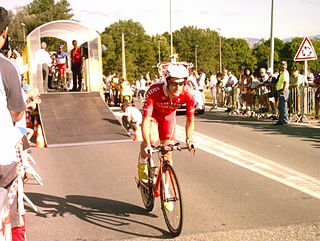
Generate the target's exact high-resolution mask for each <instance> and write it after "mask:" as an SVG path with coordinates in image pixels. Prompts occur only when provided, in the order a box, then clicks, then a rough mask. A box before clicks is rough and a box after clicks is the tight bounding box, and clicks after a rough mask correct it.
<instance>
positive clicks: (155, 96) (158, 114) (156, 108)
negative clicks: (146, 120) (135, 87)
mask: <svg viewBox="0 0 320 241" xmlns="http://www.w3.org/2000/svg"><path fill="white" fill-rule="evenodd" d="M183 104H186V116H187V117H192V116H193V115H194V111H195V108H194V97H193V95H192V93H191V91H190V90H189V88H188V87H184V88H183V90H182V92H181V94H180V95H179V96H177V97H175V98H174V99H172V100H170V98H169V96H168V93H167V85H166V83H165V82H158V83H155V84H153V85H152V86H151V87H150V88H149V89H148V91H147V93H146V95H145V103H144V106H143V116H151V117H153V118H155V119H156V120H157V122H158V123H160V122H162V121H165V122H167V121H168V120H173V119H174V118H175V111H176V109H178V108H179V107H181V106H182V105H183Z"/></svg>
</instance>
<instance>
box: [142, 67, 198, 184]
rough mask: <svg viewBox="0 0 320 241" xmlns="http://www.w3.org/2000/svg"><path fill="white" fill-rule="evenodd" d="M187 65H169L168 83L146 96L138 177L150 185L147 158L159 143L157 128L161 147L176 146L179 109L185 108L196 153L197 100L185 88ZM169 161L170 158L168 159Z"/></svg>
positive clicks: (166, 71) (189, 138) (188, 135)
mask: <svg viewBox="0 0 320 241" xmlns="http://www.w3.org/2000/svg"><path fill="white" fill-rule="evenodd" d="M188 75H189V73H188V69H187V66H186V63H181V62H177V63H170V64H168V65H167V67H166V68H165V69H164V71H163V78H164V79H165V81H160V82H158V83H155V84H153V85H152V86H151V87H150V88H149V89H148V91H147V93H146V95H145V103H144V107H143V120H142V125H141V129H142V137H143V141H142V143H141V146H140V160H139V161H138V177H139V180H140V181H142V182H147V180H148V172H147V164H146V163H147V158H148V157H149V156H150V154H149V153H150V152H149V151H150V150H151V149H152V147H151V145H152V144H154V143H155V142H156V136H154V135H152V134H153V133H154V128H155V127H157V130H158V135H159V139H160V143H161V144H163V145H167V144H173V143H175V126H176V109H178V108H179V107H181V106H182V105H183V104H186V117H187V118H186V127H185V131H186V144H187V146H188V148H189V151H191V152H193V151H194V147H193V144H192V135H193V131H194V111H195V108H194V97H193V95H192V93H191V90H189V89H188V87H187V86H186V85H185V83H186V81H187V78H188ZM169 158H170V156H169Z"/></svg>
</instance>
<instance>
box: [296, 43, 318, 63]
mask: <svg viewBox="0 0 320 241" xmlns="http://www.w3.org/2000/svg"><path fill="white" fill-rule="evenodd" d="M315 59H317V54H316V51H314V48H313V45H312V43H311V41H310V39H309V38H308V37H305V38H304V39H303V41H302V43H301V45H300V47H299V50H298V52H297V53H296V56H295V57H294V61H303V60H315Z"/></svg>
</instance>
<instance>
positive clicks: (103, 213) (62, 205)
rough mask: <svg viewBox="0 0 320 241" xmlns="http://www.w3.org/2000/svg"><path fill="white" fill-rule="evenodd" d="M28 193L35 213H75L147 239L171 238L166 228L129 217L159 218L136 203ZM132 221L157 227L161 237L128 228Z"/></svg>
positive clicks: (91, 220) (102, 225) (80, 217)
mask: <svg viewBox="0 0 320 241" xmlns="http://www.w3.org/2000/svg"><path fill="white" fill-rule="evenodd" d="M26 195H27V196H28V197H29V198H30V199H31V201H32V202H33V203H34V204H35V205H36V206H37V207H38V208H39V209H40V210H41V212H40V213H35V212H34V210H33V209H31V208H29V207H28V206H26V209H27V211H28V212H33V213H35V214H36V215H37V216H38V217H42V218H49V217H63V216H65V215H75V216H76V217H78V218H79V219H81V220H84V221H86V222H88V223H91V224H94V225H97V226H99V227H102V228H107V229H110V230H113V231H115V232H120V233H124V234H128V235H133V236H139V237H145V238H158V239H159V238H162V239H166V238H170V233H169V232H167V231H166V230H163V229H161V228H158V227H156V226H153V225H150V224H148V223H144V222H140V221H137V220H134V219H133V218H130V215H132V214H135V215H143V216H148V217H152V218H157V216H156V215H154V214H151V213H148V212H147V211H146V210H145V209H143V208H141V207H139V206H136V205H132V204H129V203H125V202H121V201H116V200H110V199H103V198H98V197H90V196H79V195H68V196H66V197H65V198H63V197H57V196H52V195H46V194H41V193H26ZM133 224H136V225H142V226H145V227H147V228H150V229H155V230H157V231H159V232H160V233H161V236H154V235H148V234H147V233H145V232H144V233H139V232H138V231H137V232H134V231H132V230H135V229H131V230H130V229H129V228H127V229H126V227H129V225H133Z"/></svg>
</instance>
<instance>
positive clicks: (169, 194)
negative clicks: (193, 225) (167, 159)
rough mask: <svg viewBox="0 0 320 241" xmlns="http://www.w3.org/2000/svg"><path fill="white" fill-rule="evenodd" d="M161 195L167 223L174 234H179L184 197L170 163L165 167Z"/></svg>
mask: <svg viewBox="0 0 320 241" xmlns="http://www.w3.org/2000/svg"><path fill="white" fill-rule="evenodd" d="M164 182H165V183H164ZM165 184H166V185H167V187H165ZM160 197H161V209H162V213H163V216H164V220H165V222H166V225H167V227H168V229H169V231H170V232H171V233H172V234H173V235H174V236H178V235H180V233H181V230H182V217H183V216H182V214H183V210H182V198H181V191H180V187H179V183H178V180H177V176H176V174H175V172H174V170H173V168H172V166H171V165H170V164H165V165H164V167H163V172H162V178H161V188H160Z"/></svg>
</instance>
